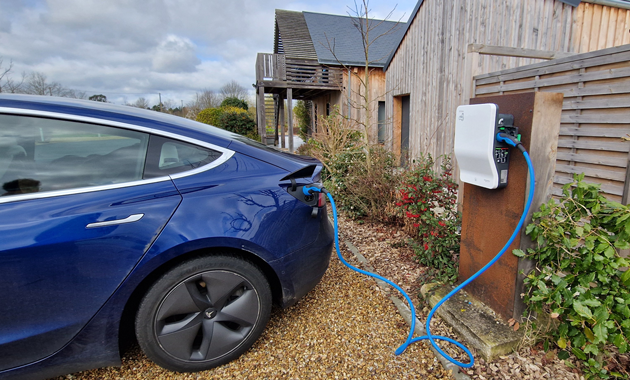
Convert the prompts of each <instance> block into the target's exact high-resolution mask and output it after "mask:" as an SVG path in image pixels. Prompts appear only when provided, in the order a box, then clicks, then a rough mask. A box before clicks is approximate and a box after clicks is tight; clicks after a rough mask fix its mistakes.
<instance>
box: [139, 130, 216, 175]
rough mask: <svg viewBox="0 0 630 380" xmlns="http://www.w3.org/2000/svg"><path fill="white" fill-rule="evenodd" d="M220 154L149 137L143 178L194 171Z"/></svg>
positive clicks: (175, 141) (194, 146)
mask: <svg viewBox="0 0 630 380" xmlns="http://www.w3.org/2000/svg"><path fill="white" fill-rule="evenodd" d="M221 154H222V153H221V152H217V151H215V150H212V149H209V148H206V147H202V146H198V145H194V144H190V143H185V142H182V141H177V140H173V139H169V138H166V137H161V136H154V135H151V139H150V141H149V153H148V155H147V165H146V168H145V170H144V178H155V177H161V176H165V175H169V174H176V173H181V172H185V171H188V170H192V169H196V168H199V167H202V166H205V165H207V164H209V163H211V162H212V161H214V160H216V159H217V158H219V157H221Z"/></svg>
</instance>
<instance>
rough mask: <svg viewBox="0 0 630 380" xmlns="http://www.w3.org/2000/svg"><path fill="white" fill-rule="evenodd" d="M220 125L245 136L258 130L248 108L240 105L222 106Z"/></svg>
mask: <svg viewBox="0 0 630 380" xmlns="http://www.w3.org/2000/svg"><path fill="white" fill-rule="evenodd" d="M218 127H220V128H223V129H225V130H228V131H230V132H234V133H238V134H239V135H243V136H246V135H248V134H251V133H252V132H256V122H255V121H254V119H252V117H251V116H250V115H249V113H248V112H247V111H246V110H244V109H242V108H238V107H230V106H228V107H222V113H221V117H220V118H219V125H218Z"/></svg>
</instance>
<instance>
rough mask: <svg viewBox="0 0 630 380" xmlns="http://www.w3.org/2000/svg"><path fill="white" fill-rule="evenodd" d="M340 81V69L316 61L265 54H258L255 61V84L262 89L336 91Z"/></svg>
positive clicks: (341, 73)
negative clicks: (320, 89) (311, 87)
mask: <svg viewBox="0 0 630 380" xmlns="http://www.w3.org/2000/svg"><path fill="white" fill-rule="evenodd" d="M342 80H343V71H342V70H341V69H339V68H336V67H328V66H324V65H320V64H319V63H318V62H317V61H316V60H311V59H295V58H287V57H285V56H284V55H283V54H265V53H258V58H257V60H256V82H257V83H258V84H259V85H261V86H264V87H292V88H305V87H309V86H313V87H318V88H330V89H335V90H338V89H339V88H340V87H341V85H342Z"/></svg>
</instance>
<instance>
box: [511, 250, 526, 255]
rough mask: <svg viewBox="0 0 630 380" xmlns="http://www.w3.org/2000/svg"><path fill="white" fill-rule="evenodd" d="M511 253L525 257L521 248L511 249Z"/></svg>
mask: <svg viewBox="0 0 630 380" xmlns="http://www.w3.org/2000/svg"><path fill="white" fill-rule="evenodd" d="M512 254H513V255H514V256H516V257H525V256H526V254H525V252H523V251H522V250H520V249H515V250H513V251H512Z"/></svg>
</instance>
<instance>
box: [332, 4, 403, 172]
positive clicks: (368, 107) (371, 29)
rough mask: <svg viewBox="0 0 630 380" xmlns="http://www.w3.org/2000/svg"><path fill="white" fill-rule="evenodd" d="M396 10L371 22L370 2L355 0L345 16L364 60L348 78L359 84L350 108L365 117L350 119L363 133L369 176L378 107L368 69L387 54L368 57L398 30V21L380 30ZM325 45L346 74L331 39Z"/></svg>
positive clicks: (346, 67) (345, 67)
mask: <svg viewBox="0 0 630 380" xmlns="http://www.w3.org/2000/svg"><path fill="white" fill-rule="evenodd" d="M395 9H396V8H395V7H394V9H392V11H390V12H389V14H388V15H387V17H385V19H383V20H374V19H370V18H369V13H370V12H371V10H370V1H369V0H360V1H358V2H357V1H356V0H355V2H354V8H351V7H348V16H350V18H351V20H352V24H353V26H354V27H355V28H356V29H357V30H358V32H359V33H360V35H361V44H362V47H363V56H364V61H363V63H364V67H363V71H362V72H361V71H358V72H357V71H354V70H352V74H351V75H352V77H353V78H355V79H357V80H358V81H359V91H358V92H355V93H356V95H357V96H358V98H359V101H352V107H353V108H355V109H358V110H359V111H360V112H359V114H364V115H365V116H364V117H363V118H361V117H358V118H356V119H353V120H352V121H354V122H355V123H356V125H357V126H359V128H360V129H361V130H362V136H363V144H364V146H365V153H366V167H367V169H368V172H369V171H370V170H371V166H372V163H371V157H370V150H369V146H370V139H369V135H370V131H371V130H372V129H373V124H375V123H374V120H372V119H373V117H372V110H373V109H374V108H375V107H376V104H377V103H376V101H375V100H374V99H373V98H371V94H372V91H370V90H371V87H370V86H371V84H370V74H371V72H372V71H373V70H374V69H373V68H371V67H370V66H372V64H373V63H374V62H377V61H380V60H382V59H385V58H387V56H389V54H387V55H386V56H382V57H374V56H370V47H371V46H372V45H373V44H374V43H375V42H376V41H378V40H379V39H381V38H383V37H385V36H387V35H389V34H391V33H393V32H395V31H396V30H397V29H398V28H400V27H401V26H400V20H399V21H398V22H396V23H394V24H393V25H392V26H391V27H390V28H388V29H386V30H383V28H381V26H382V25H383V24H384V23H385V22H387V21H389V19H390V18H391V17H392V14H393V12H394V11H395ZM327 43H328V46H327V48H328V50H329V51H330V52H331V53H332V55H333V56H334V57H335V59H336V60H337V62H338V63H339V64H340V65H341V66H342V67H343V68H344V69H345V70H348V66H346V65H345V64H343V63H342V62H341V61H340V60H339V58H337V55H336V54H335V41H334V39H333V40H329V39H328V38H327ZM392 49H393V47H392ZM348 91H352V90H351V89H348ZM377 122H378V121H377Z"/></svg>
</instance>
